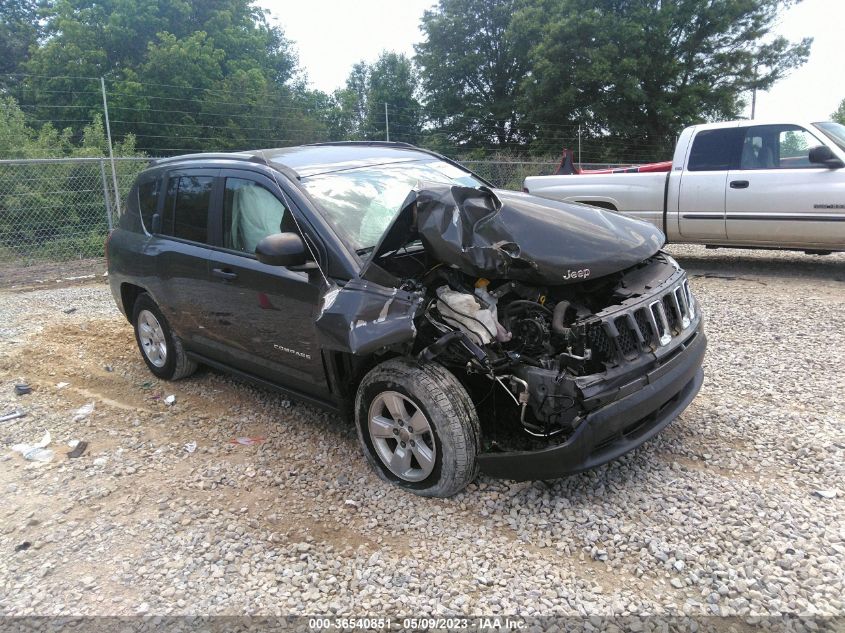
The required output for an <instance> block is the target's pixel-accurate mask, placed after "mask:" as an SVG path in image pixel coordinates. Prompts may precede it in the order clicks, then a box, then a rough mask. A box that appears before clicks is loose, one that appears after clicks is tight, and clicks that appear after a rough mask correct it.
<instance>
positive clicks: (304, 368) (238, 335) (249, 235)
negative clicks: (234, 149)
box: [206, 169, 328, 396]
mask: <svg viewBox="0 0 845 633" xmlns="http://www.w3.org/2000/svg"><path fill="white" fill-rule="evenodd" d="M220 181H221V182H220V186H221V191H222V196H221V202H222V204H221V205H220V207H219V209H218V211H217V212H215V214H214V226H215V228H214V230H215V232H216V233H217V234H218V236H219V237H218V238H216V243H217V248H216V249H215V250H214V252H213V253H212V254H211V256H210V259H209V262H210V264H209V274H210V277H211V280H212V283H211V286H210V289H209V295H208V297H207V298H206V300H207V301H209V303H210V304H213V305H214V306H215V311H214V313H213V314H214V319H213V323H212V324H211V326H210V328H209V329H210V334H211V338H212V339H213V345H214V346H215V348H216V354H215V355H216V356H217V357H218V358H223V359H224V361H225V362H226V363H227V364H229V365H232V366H234V367H237V368H238V369H241V370H243V371H246V372H248V373H251V374H256V375H259V376H261V377H264V378H268V379H270V380H272V381H274V382H277V383H280V384H283V385H285V386H287V387H290V388H292V389H295V390H297V391H300V392H303V393H307V394H312V395H317V396H319V395H322V394H325V393H326V392H327V390H328V387H327V383H326V376H325V368H324V366H323V363H322V357H321V354H320V348H319V345H318V344H317V340H316V330H315V326H314V322H315V320H316V313H317V306H318V303H319V299H320V294H321V290H322V286H323V284H322V277H321V275H320V274H319V272H318V271H316V270H314V271H295V270H289V269H288V268H286V267H283V266H268V265H266V264H262V263H261V262H259V261H258V259H257V258H256V256H255V246H256V244H257V243H258V242H259V241H260V240H261V239H262V238H264V237H266V236H267V235H271V234H274V233H280V232H286V231H293V232H300V231H299V227H300V226H304V221H303V220H302V219H301V218H298V221H297V219H294V217H293V215H292V214H293V213H298V211H297V210H296V209H293V210H292V209H291V208H290V207H291V202H290V197H289V196H286V197H285V198H284V199H281V198H280V197H279V196H278V195H277V192H278V186H277V185H276V184H275V183H274V182H272V181H271V180H270V179H269V178H266V177H265V176H263V175H262V174H258V173H256V172H251V171H247V170H237V169H232V170H223V171H221V173H220ZM300 234H301V233H300ZM307 239H310V240H311V241H310V243H311V245H312V246H313V247H314V251H315V254H318V252H319V249H318V248H317V242H316V240H315V238H314V236H313V235H311V234H309V235H308V236H307ZM318 257H319V254H318Z"/></svg>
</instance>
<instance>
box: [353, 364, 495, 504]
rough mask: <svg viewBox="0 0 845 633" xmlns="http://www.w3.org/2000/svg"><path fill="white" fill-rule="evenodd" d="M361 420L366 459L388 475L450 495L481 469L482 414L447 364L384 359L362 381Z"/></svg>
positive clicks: (418, 489)
mask: <svg viewBox="0 0 845 633" xmlns="http://www.w3.org/2000/svg"><path fill="white" fill-rule="evenodd" d="M355 418H356V426H357V429H358V438H359V440H360V441H361V445H362V447H363V449H364V454H365V455H366V457H367V461H369V463H370V464H371V465H372V467H373V468H374V469H375V470H376V472H377V473H378V474H379V476H380V477H381V478H382V479H385V480H386V481H389V482H391V483H394V484H396V485H398V486H400V487H402V488H406V489H408V490H410V491H411V492H414V493H416V494H419V495H424V496H429V497H448V496H451V495H453V494H455V493H457V492H459V491H461V490H463V489H464V488H465V487H466V486H467V484H469V483H470V482H471V481H473V480H474V479H475V477H476V476H477V474H478V465H477V455H478V451H479V447H480V431H479V424H478V414H477V413H476V411H475V406H474V405H473V403H472V400H471V399H470V397H469V394H468V393H467V392H466V389H464V386H463V385H462V384H461V383H460V382H459V381H458V379H457V378H456V377H455V376H454V375H453V374H452V373H451V372H449V371H448V370H447V369H446V368H444V367H442V366H441V365H438V364H436V363H422V364H418V363H414V362H411V361H409V360H405V359H393V360H389V361H387V362H384V363H382V364H381V365H378V366H377V367H376V368H375V369H373V370H371V371H370V372H369V373H368V374H367V375H366V376H364V379H363V380H362V381H361V384H360V386H359V387H358V394H357V397H356V400H355Z"/></svg>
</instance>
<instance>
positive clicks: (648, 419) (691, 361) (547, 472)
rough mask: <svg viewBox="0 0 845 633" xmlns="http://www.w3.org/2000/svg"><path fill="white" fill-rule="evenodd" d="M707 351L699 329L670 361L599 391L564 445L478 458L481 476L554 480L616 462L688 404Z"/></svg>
mask: <svg viewBox="0 0 845 633" xmlns="http://www.w3.org/2000/svg"><path fill="white" fill-rule="evenodd" d="M706 347H707V342H706V338H705V336H704V331H703V329H702V328H701V327H700V325H699V327H698V328H697V329H696V331H695V332H694V333H693V335H692V336H690V337H689V338H688V339H687V340H686V341H685V342H684V343H682V344H681V345H680V346H679V347H678V349H676V350H675V353H674V354H672V355H671V358H669V359H668V360H666V361H665V362H663V363H662V364H660V365H658V366H657V367H656V368H655V369H653V370H652V371H649V372H647V373H638V372H633V373H634V374H635V377H633V378H632V379H631V380H630V381H629V382H626V383H624V384H622V385H620V386H618V387H614V388H611V389H609V390H607V391H599V392H597V393H595V395H594V396H593V397H592V398H591V399H590V400H588V401H585V402H584V404H585V405H589V404H590V403H591V402H592V403H601V404H600V406H598V407H597V408H595V409H593V410H591V411H589V412H588V413H587V414H586V415H585V416H584V417H583V419H582V420H581V421H580V423H579V424H578V426H577V428H576V429H575V431H574V432H573V433H572V434H571V435H570V436H569V437H568V438H566V440H565V441H564V442H562V443H561V444H558V445H556V446H550V447H548V448H543V449H540V450H535V451H515V452H500V453H483V454H481V455H479V465H480V466H481V472H483V473H484V474H486V475H489V476H491V477H502V478H506V479H514V480H516V481H527V480H531V479H554V478H557V477H563V476H565V475H569V474H573V473H577V472H581V471H583V470H588V469H590V468H593V467H595V466H598V465H600V464H603V463H605V462H608V461H611V460H613V459H616V458H617V457H619V456H621V455H622V454H624V453H626V452H628V451H630V450H632V449H634V448H636V447H637V446H640V445H641V444H643V443H644V442H646V441H647V440H649V439H651V438H652V437H654V436H655V435H656V434H657V433H659V432H660V431H661V430H662V429H664V428H665V427H666V426H667V425H668V424H669V423H670V422H671V421H672V420H674V419H675V418H676V417H677V416H678V415H679V414H680V413H681V412H682V411H683V410H684V409H685V408H686V407H687V405H689V403H690V402H692V399H693V398H694V397H695V395H696V394H697V393H698V390H699V389H700V388H701V384H702V382H703V381H704V372H703V370H702V369H701V364H702V362H703V360H704V351H705V348H706Z"/></svg>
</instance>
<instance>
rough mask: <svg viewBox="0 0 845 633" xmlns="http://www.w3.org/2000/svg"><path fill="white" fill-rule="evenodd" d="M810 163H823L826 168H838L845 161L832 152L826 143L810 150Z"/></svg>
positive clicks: (844, 164)
mask: <svg viewBox="0 0 845 633" xmlns="http://www.w3.org/2000/svg"><path fill="white" fill-rule="evenodd" d="M809 158H810V163H811V164H813V165H824V166H825V167H827V168H828V169H840V168H842V167H845V163H843V162H842V160H841V159H839V158H837V157H836V156H834V154H833V150H832V149H830V148H829V147H828V146H827V145H819V146H818V147H814V148H812V149H811V150H810V156H809Z"/></svg>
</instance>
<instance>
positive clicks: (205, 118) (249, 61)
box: [18, 0, 325, 153]
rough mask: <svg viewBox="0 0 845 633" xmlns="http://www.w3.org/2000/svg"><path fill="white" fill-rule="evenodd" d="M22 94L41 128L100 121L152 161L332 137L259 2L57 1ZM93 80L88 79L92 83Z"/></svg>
mask: <svg viewBox="0 0 845 633" xmlns="http://www.w3.org/2000/svg"><path fill="white" fill-rule="evenodd" d="M45 11H46V13H45V16H46V18H45V23H44V29H45V35H46V37H45V38H44V41H43V43H42V45H41V46H40V47H38V48H37V49H36V50H34V52H33V55H32V58H31V59H30V60H29V61H28V62H27V63H26V64H25V68H26V69H27V71H28V72H30V73H32V74H33V75H35V76H33V77H30V78H28V79H27V80H26V81H25V82H24V83H23V84H22V85H20V86H19V87H18V95H19V96H21V101H22V102H23V101H24V100H25V101H26V102H28V103H34V104H38V105H40V106H41V107H39V108H34V109H33V114H34V116H33V118H34V119H37V120H49V121H52V122H53V123H54V124H55V125H56V126H58V127H63V126H64V125H65V124H67V123H71V124H72V125H73V127H74V130H75V135H76V137H78V136H79V134H81V127H80V122H82V121H90V120H91V118H92V117H93V116H94V114H95V113H97V112H101V111H102V101H101V96H100V94H99V92H98V88H99V82H98V81H97V80H96V79H91V78H96V77H100V76H104V77H105V78H106V79H107V89H108V92H109V106H110V109H111V110H112V112H111V115H112V116H111V119H112V122H113V126H112V130H113V132H114V133H115V134H117V135H123V134H126V133H128V132H129V131H137V134H138V139H139V145H141V146H142V147H143V148H145V149H147V150H148V151H150V152H151V153H169V152H173V151H178V150H192V149H197V150H201V149H212V148H213V149H238V148H245V147H255V146H259V145H264V146H266V145H268V144H276V145H278V144H288V143H286V142H283V141H287V140H288V139H294V140H296V139H300V138H302V134H303V131H305V132H307V134H308V135H309V140H310V137H311V136H313V135H315V134H322V133H324V132H323V131H324V129H325V123H324V122H323V120H322V118H321V116H320V115H319V114H318V113H315V112H314V111H313V109H309V108H308V107H307V106H306V105H305V103H304V102H305V101H307V98H308V97H309V96H310V95H309V94H307V93H308V91H307V90H306V88H305V86H304V85H303V84H302V83H301V82H297V81H296V80H297V60H296V55H295V54H294V52H293V50H292V49H291V46H290V44H289V42H288V41H287V40H286V39H285V37H284V34H283V33H282V31H281V29H279V28H278V27H274V26H270V25H269V24H268V22H267V19H266V16H265V14H264V12H263V11H262V10H260V9H258V8H257V7H255V6H254V4H253V2H252V1H251V0H209V1H204V2H199V1H198V0H192V1H185V0H52V2H50V3H49V4H48V5H47V8H46V10H45ZM86 78H87V79H86Z"/></svg>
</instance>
